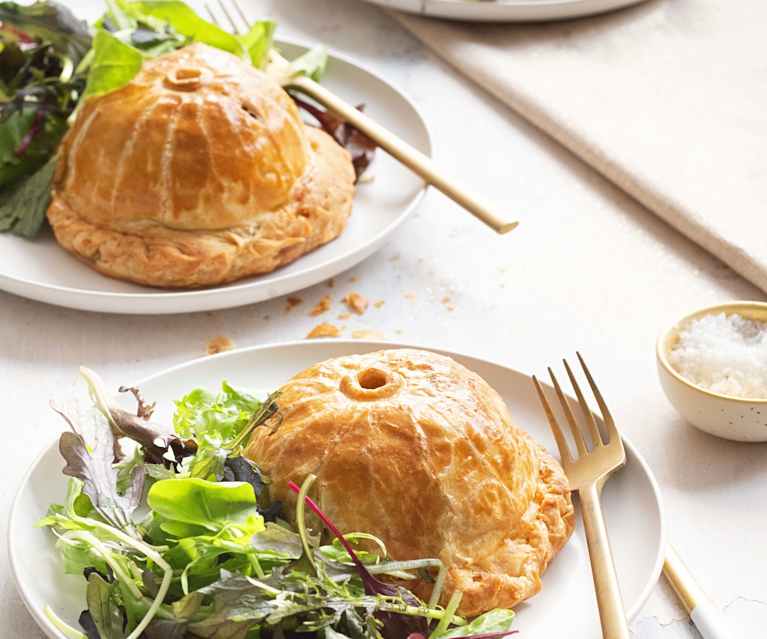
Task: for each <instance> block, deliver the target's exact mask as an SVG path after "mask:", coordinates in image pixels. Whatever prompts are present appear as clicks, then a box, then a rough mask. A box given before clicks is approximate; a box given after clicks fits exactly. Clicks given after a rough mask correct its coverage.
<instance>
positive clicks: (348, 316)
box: [338, 313, 352, 322]
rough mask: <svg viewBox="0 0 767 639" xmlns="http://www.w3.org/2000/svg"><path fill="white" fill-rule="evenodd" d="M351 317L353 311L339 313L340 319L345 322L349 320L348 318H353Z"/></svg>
mask: <svg viewBox="0 0 767 639" xmlns="http://www.w3.org/2000/svg"><path fill="white" fill-rule="evenodd" d="M351 318H352V314H351V313H339V314H338V319H340V320H341V321H344V322H345V321H346V320H348V319H351Z"/></svg>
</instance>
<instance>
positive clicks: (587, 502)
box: [578, 484, 630, 639]
mask: <svg viewBox="0 0 767 639" xmlns="http://www.w3.org/2000/svg"><path fill="white" fill-rule="evenodd" d="M578 494H579V496H580V501H581V510H582V514H583V525H584V529H585V531H586V543H587V544H588V548H589V558H590V559H591V573H592V575H593V577H594V590H595V591H596V595H597V605H598V606H599V619H600V621H601V622H602V636H603V637H604V639H629V637H630V635H629V628H628V622H627V621H626V613H625V611H624V609H623V600H622V599H621V591H620V587H619V586H618V577H617V575H616V574H615V565H614V564H613V556H612V552H610V540H609V539H608V537H607V528H606V527H605V520H604V516H603V515H602V505H601V504H600V501H599V490H598V488H597V485H596V484H591V485H589V486H584V487H583V488H581V489H580V490H579V491H578Z"/></svg>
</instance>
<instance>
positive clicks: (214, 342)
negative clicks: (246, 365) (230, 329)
mask: <svg viewBox="0 0 767 639" xmlns="http://www.w3.org/2000/svg"><path fill="white" fill-rule="evenodd" d="M233 348H234V342H233V341H232V340H230V339H229V338H228V337H225V336H224V335H217V336H216V337H214V338H213V339H211V340H208V348H207V351H208V355H215V354H216V353H223V352H224V351H230V350H232V349H233Z"/></svg>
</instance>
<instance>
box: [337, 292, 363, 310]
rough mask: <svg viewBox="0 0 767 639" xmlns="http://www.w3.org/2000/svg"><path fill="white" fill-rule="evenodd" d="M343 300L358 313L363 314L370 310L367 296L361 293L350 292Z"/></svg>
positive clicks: (350, 308)
mask: <svg viewBox="0 0 767 639" xmlns="http://www.w3.org/2000/svg"><path fill="white" fill-rule="evenodd" d="M343 301H344V304H346V305H347V306H348V307H349V310H350V311H354V312H355V313H357V315H362V314H363V313H364V312H365V311H366V310H368V299H367V297H365V296H364V295H360V294H359V293H349V294H348V295H346V296H345V297H344V299H343Z"/></svg>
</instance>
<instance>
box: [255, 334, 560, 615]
mask: <svg viewBox="0 0 767 639" xmlns="http://www.w3.org/2000/svg"><path fill="white" fill-rule="evenodd" d="M279 403H280V407H281V416H280V420H277V421H275V423H274V424H273V425H272V428H271V429H270V428H269V427H265V428H260V429H258V430H257V431H256V432H255V433H254V436H253V438H252V440H251V442H250V445H249V447H248V451H247V454H248V456H249V457H251V458H252V459H253V460H254V461H255V462H256V463H258V464H259V465H260V466H261V467H262V468H263V469H264V470H265V471H266V472H267V473H268V474H269V475H270V477H271V479H272V491H273V493H274V496H275V497H276V498H277V499H280V500H283V501H285V502H286V503H288V504H290V503H295V496H294V495H293V494H292V493H291V492H290V491H289V490H288V489H287V482H288V481H289V480H293V481H296V482H299V483H300V482H301V481H302V480H303V479H304V478H305V477H306V475H307V474H309V473H313V474H316V475H317V477H318V481H317V483H316V484H315V486H316V487H317V491H316V493H317V494H316V496H317V498H318V499H319V500H320V503H321V504H322V505H323V507H324V508H325V509H326V511H327V513H328V515H329V516H330V517H331V518H332V519H334V520H335V522H336V524H338V525H339V527H340V528H341V530H342V531H345V532H351V531H366V532H370V533H373V534H374V535H377V536H378V537H380V538H381V539H382V540H383V541H384V542H385V543H386V546H387V548H388V549H389V553H390V555H391V557H392V558H393V559H400V560H407V559H415V558H421V557H439V558H440V559H441V560H442V561H443V562H444V563H445V564H446V566H447V568H448V572H447V579H446V582H445V591H444V593H443V599H442V603H443V604H445V603H447V600H448V598H449V597H450V595H451V593H452V592H454V591H455V590H460V591H462V592H463V599H462V601H461V606H460V609H459V610H460V612H461V613H462V614H465V615H468V616H474V615H477V614H480V613H482V612H484V611H487V610H490V609H492V608H496V607H513V606H515V605H516V604H518V603H519V602H521V601H523V600H524V599H527V598H528V597H530V596H532V595H534V594H535V593H537V592H538V591H539V590H540V588H541V575H542V573H543V572H544V570H545V569H546V567H547V565H548V563H549V562H550V561H551V559H552V558H553V557H554V555H555V554H556V553H557V552H558V551H559V550H560V549H561V548H562V546H563V545H564V544H565V542H566V541H567V539H568V538H569V536H570V534H571V533H572V531H573V528H574V525H575V520H574V513H573V505H572V502H571V499H570V492H569V489H568V482H567V479H566V477H565V475H564V472H563V471H562V468H561V467H560V466H559V464H558V463H557V462H556V461H555V460H554V459H553V458H552V457H551V456H550V455H549V454H548V453H547V452H546V451H545V450H544V448H543V447H542V446H540V445H539V444H537V443H536V442H535V441H533V439H532V438H531V437H530V436H529V435H528V434H527V433H525V432H524V431H522V430H520V429H519V428H517V427H516V426H515V425H514V424H513V423H512V421H511V418H510V416H509V413H508V410H507V408H506V405H505V404H504V402H503V400H502V399H501V398H500V397H499V395H498V394H497V393H496V392H495V391H494V390H493V389H492V388H491V387H490V386H489V385H488V384H487V383H486V382H485V381H484V380H483V379H482V378H480V377H479V376H478V375H476V374H475V373H473V372H471V371H469V370H467V369H466V368H464V367H463V366H461V365H459V364H458V363H456V362H455V361H453V360H452V359H450V358H447V357H443V356H441V355H437V354H434V353H429V352H426V351H418V350H411V349H403V350H386V351H379V352H376V353H369V354H365V355H354V356H349V357H340V358H337V359H332V360H328V361H325V362H321V363H319V364H317V365H316V366H313V367H311V368H309V369H307V370H305V371H303V372H301V373H298V374H297V375H296V376H295V377H294V378H293V379H292V380H290V381H289V382H288V383H287V384H286V385H285V386H284V387H283V388H282V389H281V395H280V400H279ZM287 512H288V513H290V512H291V510H290V508H288V510H287ZM408 585H409V586H410V587H412V585H413V584H412V582H409V584H408ZM431 587H432V586H431V584H429V583H421V584H419V585H418V586H416V588H415V589H414V590H415V591H416V592H417V593H418V594H419V595H420V596H422V597H423V598H428V596H429V594H430V592H431Z"/></svg>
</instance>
